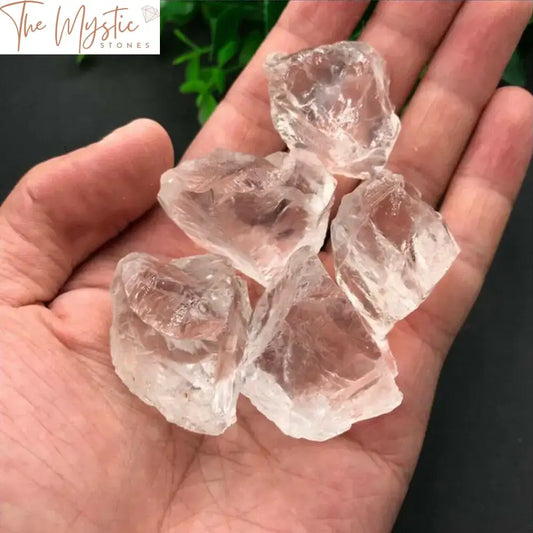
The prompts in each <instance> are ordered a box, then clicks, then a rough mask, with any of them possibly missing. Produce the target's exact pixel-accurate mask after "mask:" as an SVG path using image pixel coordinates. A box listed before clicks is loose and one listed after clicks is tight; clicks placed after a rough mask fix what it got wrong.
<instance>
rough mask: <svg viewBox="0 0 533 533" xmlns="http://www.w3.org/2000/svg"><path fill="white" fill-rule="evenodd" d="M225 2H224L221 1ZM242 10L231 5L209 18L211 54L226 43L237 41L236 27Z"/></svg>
mask: <svg viewBox="0 0 533 533" xmlns="http://www.w3.org/2000/svg"><path fill="white" fill-rule="evenodd" d="M221 3H225V2H221ZM241 15H242V11H241V9H240V8H239V7H237V6H231V7H228V8H227V9H225V10H224V11H222V12H221V13H220V15H218V16H217V17H213V18H211V19H210V20H209V24H210V27H211V44H212V46H213V50H212V56H211V59H213V55H214V54H217V53H218V51H219V50H221V49H222V48H223V47H224V46H225V45H226V44H227V43H229V42H231V41H238V40H239V36H238V29H239V24H240V20H241Z"/></svg>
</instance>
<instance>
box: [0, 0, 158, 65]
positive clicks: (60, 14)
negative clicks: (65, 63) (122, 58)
mask: <svg viewBox="0 0 533 533" xmlns="http://www.w3.org/2000/svg"><path fill="white" fill-rule="evenodd" d="M150 2H151V3H150ZM159 25H160V24H159V2H158V1H157V0H18V1H17V0H0V54H91V55H94V54H119V55H120V54H132V55H135V54H148V55H157V54H159Z"/></svg>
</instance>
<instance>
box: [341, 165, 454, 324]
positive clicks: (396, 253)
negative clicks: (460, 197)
mask: <svg viewBox="0 0 533 533" xmlns="http://www.w3.org/2000/svg"><path fill="white" fill-rule="evenodd" d="M331 242H332V246H333V255H334V259H335V270H336V278H337V281H338V283H339V285H340V286H341V287H342V288H343V289H344V290H345V292H346V294H347V295H348V297H349V298H350V300H351V302H352V304H353V305H354V306H355V307H356V308H357V310H358V311H359V312H360V313H361V314H362V315H363V316H364V317H365V319H366V320H367V321H368V322H369V323H370V325H371V326H372V328H373V329H374V330H375V331H377V332H378V333H380V334H385V333H387V332H388V331H389V330H390V329H391V327H392V326H393V325H394V323H395V322H397V321H398V320H400V319H402V318H404V317H405V316H407V315H408V314H409V313H411V312H412V311H414V310H415V309H416V308H417V307H418V306H419V305H420V304H421V303H422V302H423V301H424V299H425V298H426V297H427V296H428V295H429V293H430V291H431V290H432V289H433V287H434V286H435V285H436V284H437V282H438V281H439V280H440V279H441V278H442V277H443V276H444V274H445V273H446V271H447V270H448V269H449V268H450V266H451V264H452V263H453V261H454V260H455V258H456V257H457V254H458V253H459V248H458V246H457V244H456V243H455V240H454V239H453V237H452V235H451V234H450V232H449V231H448V228H447V227H446V224H445V223H444V221H443V220H442V217H441V216H440V214H439V213H437V212H436V211H435V210H434V209H433V208H432V207H431V206H429V205H428V204H426V203H425V202H424V201H423V200H422V199H421V198H420V194H419V193H418V191H417V190H416V189H414V188H413V187H412V186H409V185H408V184H406V183H405V182H404V179H403V177H402V176H400V175H398V174H393V173H391V172H390V171H388V170H385V169H383V170H380V171H378V172H377V173H376V175H375V176H374V177H372V179H368V180H366V181H363V182H362V183H361V184H360V185H359V186H358V187H357V188H356V189H355V190H354V191H353V192H352V193H350V194H348V195H346V196H345V197H344V198H343V200H342V202H341V205H340V208H339V211H338V213H337V216H336V218H335V219H334V220H333V222H332V223H331Z"/></svg>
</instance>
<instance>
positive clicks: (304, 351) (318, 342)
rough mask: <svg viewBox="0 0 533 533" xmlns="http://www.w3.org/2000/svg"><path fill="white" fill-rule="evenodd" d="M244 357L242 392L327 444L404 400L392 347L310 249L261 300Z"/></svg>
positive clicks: (291, 431) (286, 428)
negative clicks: (377, 334) (376, 335)
mask: <svg viewBox="0 0 533 533" xmlns="http://www.w3.org/2000/svg"><path fill="white" fill-rule="evenodd" d="M245 358H246V361H247V363H246V366H245V370H244V372H245V382H244V386H243V393H244V394H245V395H246V396H247V397H248V398H249V399H250V400H251V401H252V403H253V404H254V405H255V406H256V407H257V409H259V411H261V412H262V413H263V414H264V415H265V416H266V417H267V418H269V419H270V420H272V421H273V422H274V423H275V424H276V425H277V426H278V427H279V428H280V429H281V430H282V431H283V432H284V433H285V434H287V435H289V436H291V437H296V438H306V439H309V440H316V441H322V440H326V439H329V438H331V437H334V436H336V435H339V434H341V433H343V432H345V431H347V430H348V429H349V428H350V426H351V425H352V424H353V423H354V422H357V421H359V420H365V419H367V418H371V417H374V416H378V415H380V414H383V413H386V412H389V411H391V410H392V409H394V408H395V407H396V406H397V405H399V404H400V402H401V400H402V394H401V392H400V391H399V390H398V387H397V386H396V383H395V381H394V377H395V375H396V366H395V364H394V360H393V358H392V355H391V353H390V351H389V348H388V345H387V342H386V341H385V340H381V341H378V340H376V339H375V338H373V336H372V334H371V332H370V330H369V328H368V325H367V324H366V323H365V322H364V320H362V319H361V317H360V316H359V314H358V312H357V311H356V310H355V309H354V307H353V306H352V305H351V304H350V302H349V301H348V299H347V298H346V295H345V294H344V293H343V291H342V290H341V289H339V287H338V286H337V285H336V284H335V282H334V281H333V280H332V279H331V278H330V276H329V275H328V273H327V272H326V271H325V270H324V267H323V266H322V263H321V262H320V260H319V258H318V257H317V255H316V254H314V253H313V251H312V250H311V249H310V248H308V247H306V248H302V249H300V250H298V251H297V252H296V253H295V254H294V255H293V256H292V257H291V259H290V260H289V262H288V263H287V265H286V268H285V270H284V271H283V272H282V273H281V274H280V275H279V276H278V277H277V278H276V279H275V280H274V282H273V284H272V285H271V286H270V287H269V288H268V289H267V290H266V292H265V293H264V294H263V296H262V297H261V298H260V300H259V302H258V304H257V306H256V308H255V311H254V314H253V316H252V321H251V324H250V332H249V339H248V344H247V347H246V352H245Z"/></svg>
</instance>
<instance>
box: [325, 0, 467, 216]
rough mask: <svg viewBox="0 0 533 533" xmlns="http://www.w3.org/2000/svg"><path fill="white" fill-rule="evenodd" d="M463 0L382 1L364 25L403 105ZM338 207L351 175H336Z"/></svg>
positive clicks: (350, 186)
mask: <svg viewBox="0 0 533 533" xmlns="http://www.w3.org/2000/svg"><path fill="white" fill-rule="evenodd" d="M461 4H462V2H459V1H454V2H450V1H448V0H444V1H435V2H420V1H419V0H414V1H412V0H411V1H396V2H379V3H378V5H377V8H376V10H375V11H374V13H373V14H372V17H370V20H369V21H368V23H367V25H366V26H365V28H364V30H363V32H362V34H361V40H362V41H365V42H367V43H368V44H370V45H372V46H373V47H374V48H375V49H376V50H377V51H378V52H379V53H380V55H381V56H382V57H383V58H384V59H385V61H386V64H387V71H388V73H389V76H390V79H391V85H390V96H391V100H392V102H393V104H394V105H395V107H396V109H397V110H398V109H401V107H402V105H403V104H404V102H405V100H406V98H407V97H408V96H409V94H410V93H411V92H412V90H413V87H414V86H415V84H416V82H417V81H418V77H419V75H420V72H421V71H422V69H423V67H424V65H425V64H426V63H427V62H428V61H429V60H430V58H431V56H432V55H433V53H434V51H435V49H436V47H437V46H438V45H439V43H440V41H441V40H442V37H443V36H444V34H445V33H446V30H447V29H448V27H449V26H450V24H451V22H452V20H453V18H454V16H455V14H456V13H457V11H458V10H459V8H460V7H461ZM337 181H338V187H337V190H336V191H335V198H336V202H335V205H334V206H333V210H332V211H333V213H335V212H336V211H337V207H338V204H339V203H340V201H341V199H342V197H343V196H344V195H345V194H347V193H349V192H351V191H352V190H353V188H354V181H353V180H351V179H347V178H343V177H342V176H338V177H337Z"/></svg>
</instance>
